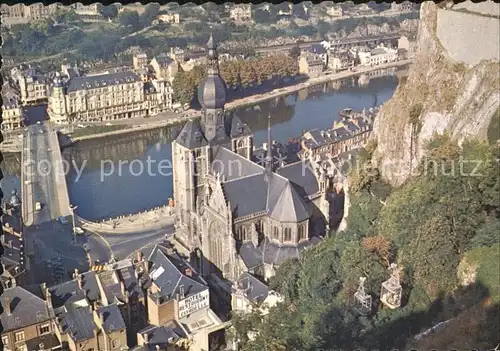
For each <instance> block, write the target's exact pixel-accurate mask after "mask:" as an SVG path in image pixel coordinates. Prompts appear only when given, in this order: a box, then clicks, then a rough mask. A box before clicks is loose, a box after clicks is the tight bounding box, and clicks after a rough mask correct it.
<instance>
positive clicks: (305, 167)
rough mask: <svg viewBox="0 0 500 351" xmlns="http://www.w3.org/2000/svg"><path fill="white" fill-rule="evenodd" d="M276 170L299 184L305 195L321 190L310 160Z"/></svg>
mask: <svg viewBox="0 0 500 351" xmlns="http://www.w3.org/2000/svg"><path fill="white" fill-rule="evenodd" d="M276 172H277V173H278V174H279V175H281V176H282V177H285V178H287V179H288V180H290V181H291V182H292V183H294V184H296V185H298V187H299V192H300V190H303V193H302V194H301V195H303V196H311V195H313V194H316V193H317V192H318V191H319V187H318V182H317V180H316V176H315V175H314V173H313V171H312V168H311V167H310V163H309V161H299V162H295V163H291V164H288V165H285V166H284V167H281V168H279V169H278V170H277V171H276Z"/></svg>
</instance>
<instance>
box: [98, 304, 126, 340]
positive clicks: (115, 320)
mask: <svg viewBox="0 0 500 351" xmlns="http://www.w3.org/2000/svg"><path fill="white" fill-rule="evenodd" d="M97 313H98V314H99V317H100V318H101V321H102V328H103V329H104V332H106V334H111V333H113V332H115V331H118V330H121V329H125V328H126V325H125V321H124V320H123V317H122V314H121V312H120V309H119V308H118V305H116V304H113V305H108V306H103V307H100V308H99V309H98V310H97Z"/></svg>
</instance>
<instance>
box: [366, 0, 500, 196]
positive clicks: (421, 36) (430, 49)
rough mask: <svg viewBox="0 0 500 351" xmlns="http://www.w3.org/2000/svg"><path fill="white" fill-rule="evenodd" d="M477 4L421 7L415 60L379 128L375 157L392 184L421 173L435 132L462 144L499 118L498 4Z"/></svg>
mask: <svg viewBox="0 0 500 351" xmlns="http://www.w3.org/2000/svg"><path fill="white" fill-rule="evenodd" d="M476 5H477V4H473V3H471V2H466V3H462V4H460V6H459V5H455V6H453V7H452V8H448V9H443V8H439V7H438V6H437V5H436V4H434V3H433V2H425V3H424V4H423V5H422V7H421V12H420V17H421V21H420V25H419V31H418V37H417V52H416V56H415V60H414V64H413V65H412V67H411V68H410V72H409V76H408V79H407V80H406V81H405V82H404V83H402V84H400V85H399V86H398V89H397V90H396V92H395V94H394V96H393V98H392V99H391V100H389V101H388V102H387V103H386V104H385V105H384V106H383V107H382V108H381V112H380V114H379V116H378V118H377V120H376V122H375V126H374V135H373V139H374V140H375V141H376V143H377V149H376V151H375V153H374V158H373V161H374V163H375V164H376V165H377V167H378V168H379V169H380V171H381V174H382V177H383V178H384V179H385V180H387V181H388V182H389V183H390V184H391V185H395V186H398V185H401V184H402V183H403V182H404V181H405V180H406V179H407V178H408V176H409V175H410V173H411V172H412V171H415V165H417V164H418V163H419V161H420V160H422V158H423V156H424V154H425V145H426V144H427V142H428V141H429V138H431V136H432V135H433V134H434V133H435V132H437V133H443V132H447V133H449V134H450V135H451V136H452V138H453V139H454V140H457V141H459V142H461V141H462V140H463V139H464V138H466V137H468V136H469V137H479V138H482V139H486V138H487V136H488V128H490V129H493V130H495V128H492V127H494V126H495V125H498V123H500V120H499V119H498V117H496V118H494V119H493V118H492V117H493V116H495V114H496V115H497V116H498V109H499V105H500V92H499V88H500V79H499V73H498V70H499V58H498V55H499V54H498V53H499V51H500V48H499V41H498V37H499V25H500V23H499V19H498V13H499V11H498V8H499V6H500V5H498V4H494V3H493V2H491V1H490V2H488V3H483V6H482V8H481V9H478V8H477V6H476ZM473 11H475V12H473ZM485 13H486V14H485ZM495 16H497V17H495ZM478 21H480V23H481V26H478V25H477V23H479V22H478ZM491 124H493V126H490V125H491ZM495 133H496V134H497V135H494V136H491V137H490V139H499V138H500V137H499V136H498V128H496V132H494V134H495ZM490 134H491V133H490Z"/></svg>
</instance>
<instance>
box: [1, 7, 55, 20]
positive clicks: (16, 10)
mask: <svg viewBox="0 0 500 351" xmlns="http://www.w3.org/2000/svg"><path fill="white" fill-rule="evenodd" d="M1 6H2V7H1V12H2V16H4V17H5V18H17V19H20V18H24V19H27V20H32V21H37V20H41V19H45V18H48V17H50V16H52V15H53V14H54V13H55V12H56V11H57V9H58V8H59V7H60V6H61V4H59V3H55V4H50V5H48V6H45V5H43V4H42V3H36V4H32V5H24V4H15V5H12V6H9V5H6V4H2V5H1Z"/></svg>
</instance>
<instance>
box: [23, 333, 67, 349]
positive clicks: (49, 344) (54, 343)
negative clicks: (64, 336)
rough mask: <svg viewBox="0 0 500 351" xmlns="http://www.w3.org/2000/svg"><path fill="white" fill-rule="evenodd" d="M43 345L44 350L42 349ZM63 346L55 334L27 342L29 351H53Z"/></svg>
mask: <svg viewBox="0 0 500 351" xmlns="http://www.w3.org/2000/svg"><path fill="white" fill-rule="evenodd" d="M42 344H43V348H42V347H40V346H41V345H42ZM59 346H61V342H60V341H59V339H58V338H57V336H56V335H55V334H45V335H42V336H39V337H37V338H33V339H29V340H26V347H27V349H28V350H29V351H45V350H53V349H54V348H56V347H59Z"/></svg>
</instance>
